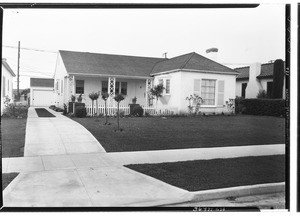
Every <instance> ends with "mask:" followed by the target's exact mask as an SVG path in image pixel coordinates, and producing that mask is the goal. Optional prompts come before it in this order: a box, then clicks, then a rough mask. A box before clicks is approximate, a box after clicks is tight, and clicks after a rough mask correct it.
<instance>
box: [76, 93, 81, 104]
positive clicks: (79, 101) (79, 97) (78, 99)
mask: <svg viewBox="0 0 300 216" xmlns="http://www.w3.org/2000/svg"><path fill="white" fill-rule="evenodd" d="M77 101H78V103H81V102H82V94H80V95H79V96H78V98H77Z"/></svg>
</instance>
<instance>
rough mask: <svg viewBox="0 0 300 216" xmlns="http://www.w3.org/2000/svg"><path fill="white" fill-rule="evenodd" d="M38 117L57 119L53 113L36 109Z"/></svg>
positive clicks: (43, 109)
mask: <svg viewBox="0 0 300 216" xmlns="http://www.w3.org/2000/svg"><path fill="white" fill-rule="evenodd" d="M35 111H36V113H37V115H38V117H47V118H49V117H55V115H53V114H52V113H50V112H49V111H48V110H46V109H45V108H36V109H35Z"/></svg>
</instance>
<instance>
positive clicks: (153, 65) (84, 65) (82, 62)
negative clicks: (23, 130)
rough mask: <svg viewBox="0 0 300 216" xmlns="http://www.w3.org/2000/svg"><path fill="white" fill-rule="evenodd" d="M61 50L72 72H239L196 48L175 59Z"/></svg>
mask: <svg viewBox="0 0 300 216" xmlns="http://www.w3.org/2000/svg"><path fill="white" fill-rule="evenodd" d="M59 53H60V55H61V58H62V60H63V63H64V65H65V67H66V70H67V72H68V73H69V74H83V75H84V74H86V75H88V74H89V75H92V74H98V75H112V76H130V77H150V76H151V75H154V74H157V73H161V72H166V71H171V70H178V69H186V70H198V71H200V72H201V71H203V72H218V73H224V74H226V73H227V74H232V73H237V72H236V71H234V70H232V69H231V68H229V67H226V66H224V65H221V64H219V63H217V62H214V61H212V60H210V59H208V58H205V57H203V56H201V55H199V54H197V53H195V52H193V53H188V54H185V55H181V56H177V57H174V58H171V59H166V58H152V57H137V56H125V55H111V54H98V53H88V52H74V51H64V50H60V51H59Z"/></svg>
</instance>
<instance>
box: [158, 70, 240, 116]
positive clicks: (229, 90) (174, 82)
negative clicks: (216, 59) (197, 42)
mask: <svg viewBox="0 0 300 216" xmlns="http://www.w3.org/2000/svg"><path fill="white" fill-rule="evenodd" d="M161 78H165V79H170V83H171V87H170V88H171V94H170V100H169V102H168V104H167V105H166V104H165V105H164V104H163V103H161V101H160V102H159V103H158V107H165V108H168V109H173V110H174V111H175V110H176V109H177V111H178V112H179V113H186V112H188V108H187V106H188V104H189V103H188V101H187V100H186V97H188V96H190V95H191V94H194V79H215V80H216V91H215V92H216V95H215V101H216V104H217V101H218V81H219V80H223V81H224V83H225V86H224V89H225V90H224V104H223V106H217V105H215V106H206V107H205V106H202V107H201V111H202V112H216V113H217V112H228V109H227V107H226V106H225V102H226V101H228V99H234V98H235V86H236V84H235V79H236V75H224V74H211V73H197V72H186V71H184V72H183V71H181V72H175V73H170V74H166V75H159V76H155V81H154V84H155V85H157V84H158V80H159V79H161ZM200 96H201V95H200Z"/></svg>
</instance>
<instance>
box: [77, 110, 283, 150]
mask: <svg viewBox="0 0 300 216" xmlns="http://www.w3.org/2000/svg"><path fill="white" fill-rule="evenodd" d="M72 119H73V120H75V121H77V122H78V123H80V124H81V125H83V126H84V127H85V128H87V129H88V130H89V131H90V132H91V133H92V134H93V135H94V137H95V138H96V139H97V140H98V141H99V142H100V143H101V145H102V146H103V147H104V149H105V150H106V151H107V152H124V151H147V150H166V149H185V148H209V147H226V146H244V145H264V144H282V143H285V139H284V138H285V136H284V135H285V127H284V125H285V119H284V118H279V117H272V116H250V115H235V116H205V117H204V116H201V117H196V118H190V117H167V118H161V117H149V118H147V117H140V118H130V117H127V118H121V119H120V126H121V128H123V131H122V132H114V129H116V127H117V126H116V125H117V120H116V119H115V118H109V122H110V123H111V125H108V126H107V125H103V124H104V122H105V119H104V118H100V121H96V120H95V118H72Z"/></svg>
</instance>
